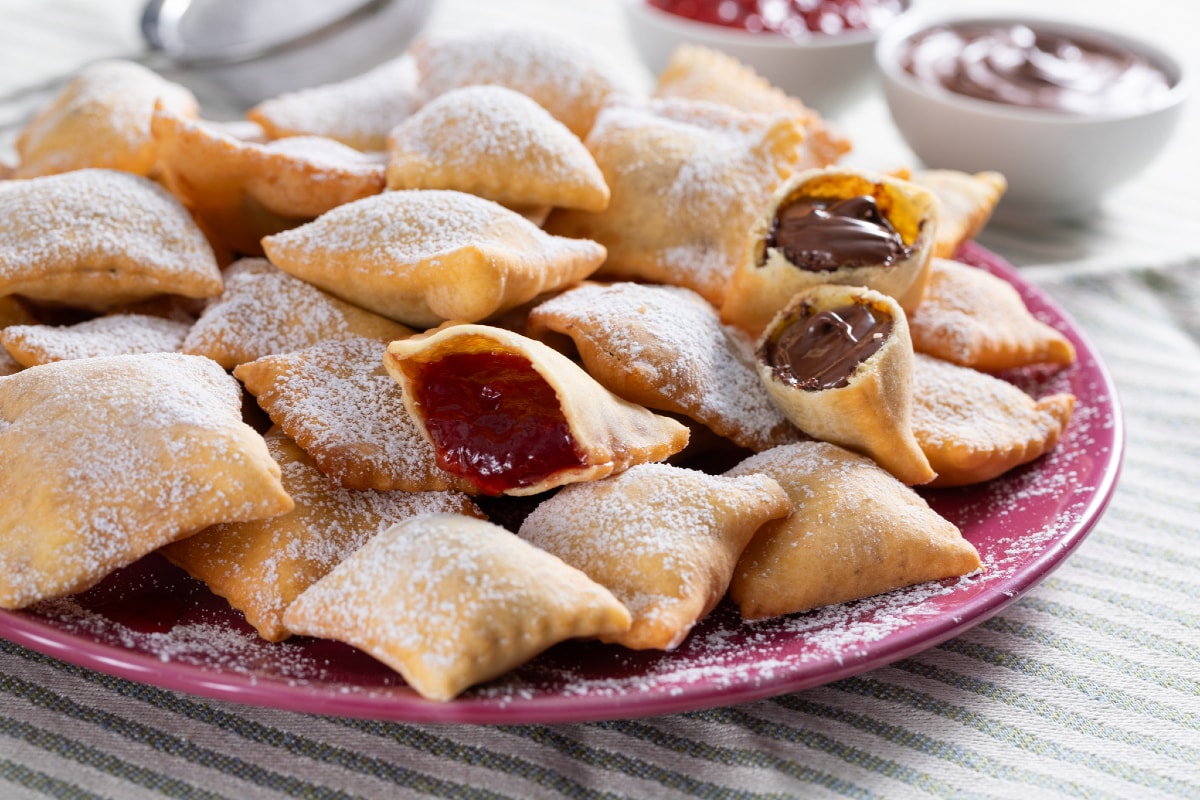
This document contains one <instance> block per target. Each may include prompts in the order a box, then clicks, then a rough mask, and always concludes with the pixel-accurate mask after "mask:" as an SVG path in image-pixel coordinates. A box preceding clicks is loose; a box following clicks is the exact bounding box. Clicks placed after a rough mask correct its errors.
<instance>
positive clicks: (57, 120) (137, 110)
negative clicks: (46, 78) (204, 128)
mask: <svg viewBox="0 0 1200 800" xmlns="http://www.w3.org/2000/svg"><path fill="white" fill-rule="evenodd" d="M156 102H161V103H162V104H163V106H164V107H166V108H169V109H171V110H172V111H173V112H174V113H176V114H179V115H180V116H182V117H194V116H196V114H197V113H198V111H199V106H198V104H197V103H196V98H195V96H193V95H192V93H191V92H190V91H188V90H187V89H186V88H184V87H183V86H180V85H179V84H176V83H172V82H170V81H167V80H164V79H163V78H161V77H159V75H158V74H157V73H154V72H152V71H150V70H148V69H146V68H145V67H143V66H142V65H140V64H135V63H134V62H132V61H119V60H110V61H97V62H95V63H93V64H89V65H88V66H86V67H84V68H83V69H82V70H80V71H79V73H78V74H77V75H76V76H75V77H74V78H72V79H71V81H70V82H69V83H67V85H66V86H64V87H63V89H62V90H61V91H60V92H59V93H58V95H57V96H56V97H55V98H54V100H52V101H51V102H50V104H49V105H47V106H46V107H45V108H43V109H42V110H41V111H39V112H38V113H37V115H36V116H34V118H33V119H32V120H31V121H30V123H29V124H28V125H27V126H26V127H25V128H24V130H22V131H21V133H20V135H19V136H18V137H17V141H16V150H17V155H18V156H19V158H20V163H19V164H18V165H17V168H16V169H15V170H14V173H13V177H15V178H36V177H39V176H41V175H54V174H57V173H60V172H69V171H71V170H76V169H85V168H88V167H99V168H106V169H119V170H122V171H124V172H132V173H134V174H136V175H150V174H151V173H153V172H154V170H155V166H156V164H157V151H156V147H155V144H154V137H153V136H151V134H150V115H151V114H152V113H153V111H154V104H155V103H156Z"/></svg>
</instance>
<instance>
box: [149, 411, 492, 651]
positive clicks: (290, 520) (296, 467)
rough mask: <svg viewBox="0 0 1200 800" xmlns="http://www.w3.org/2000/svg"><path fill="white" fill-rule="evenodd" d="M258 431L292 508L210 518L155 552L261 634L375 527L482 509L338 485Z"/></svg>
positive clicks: (277, 629)
mask: <svg viewBox="0 0 1200 800" xmlns="http://www.w3.org/2000/svg"><path fill="white" fill-rule="evenodd" d="M264 438H265V439H266V442H267V450H268V451H269V452H270V453H271V456H272V457H273V458H274V459H275V461H276V462H277V463H278V464H279V468H280V470H281V473H282V482H283V488H284V489H285V490H287V493H288V494H289V495H291V497H292V500H293V501H294V502H295V507H294V508H293V509H292V510H291V511H289V512H288V513H286V514H280V515H279V516H275V517H271V518H269V519H261V520H253V521H249V522H226V523H221V524H218V525H213V526H212V527H211V528H205V529H204V530H202V531H201V532H200V533H197V534H196V535H195V536H189V537H188V538H186V539H183V540H182V541H178V542H173V543H171V544H169V545H167V546H166V547H164V548H163V549H162V550H160V551H159V552H161V553H162V554H163V555H164V556H166V558H167V559H168V560H169V561H170V562H171V563H173V564H175V565H176V566H178V567H181V568H183V569H185V570H187V572H188V574H189V575H191V576H192V577H193V578H196V579H197V580H201V581H204V583H205V584H206V585H207V586H208V588H209V589H211V590H212V591H213V593H214V594H216V595H219V596H220V597H224V598H225V599H226V600H228V601H229V604H230V605H231V606H232V607H233V608H236V609H237V610H239V611H241V612H242V613H243V614H245V616H246V621H247V622H249V623H250V624H251V625H252V626H254V629H255V630H257V631H258V635H259V636H261V637H262V638H264V639H266V640H267V641H270V642H278V641H281V640H283V639H286V638H287V637H288V636H289V635H290V634H291V631H289V630H288V629H287V628H286V627H285V626H284V624H283V613H284V612H285V611H286V610H287V608H288V606H289V605H291V604H292V601H294V600H295V599H296V598H297V597H298V596H299V595H300V593H301V592H303V591H304V590H305V589H307V588H308V587H309V586H312V585H313V584H314V583H316V582H317V581H318V580H320V579H321V578H323V577H325V575H327V574H329V571H330V570H332V569H333V568H334V567H336V566H337V565H338V564H339V563H341V562H342V561H343V560H344V559H345V558H346V557H347V556H349V555H350V554H351V553H353V552H354V551H355V550H357V549H358V548H359V547H361V546H362V545H363V544H364V543H366V542H367V541H368V540H369V539H370V538H371V537H372V536H374V535H376V534H377V533H379V532H380V531H383V530H386V529H387V528H390V527H391V526H392V525H395V524H396V523H397V522H401V521H403V520H405V519H408V518H409V517H415V516H417V515H419V514H466V515H468V516H474V517H481V518H482V516H483V512H481V511H480V510H479V509H478V508H476V507H475V504H474V503H472V502H471V501H470V499H468V498H467V496H466V495H463V494H460V493H458V492H404V491H393V492H376V491H371V490H366V491H354V490H351V489H342V488H340V487H339V486H337V485H336V484H334V483H332V482H330V481H329V480H328V479H327V478H326V477H325V475H324V474H323V473H322V472H321V471H320V470H319V469H317V467H316V465H315V464H314V463H313V461H312V459H311V458H309V457H308V455H307V454H306V453H305V452H304V451H303V450H301V449H300V447H299V446H298V445H297V444H296V443H295V442H293V441H292V440H291V439H289V438H288V437H287V436H285V435H284V434H283V432H282V431H280V430H279V429H278V428H272V429H271V430H269V431H267V433H266V435H265V436H264Z"/></svg>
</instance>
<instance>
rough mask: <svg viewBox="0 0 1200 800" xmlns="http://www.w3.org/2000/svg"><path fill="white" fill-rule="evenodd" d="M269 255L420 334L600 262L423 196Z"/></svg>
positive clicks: (574, 242)
mask: <svg viewBox="0 0 1200 800" xmlns="http://www.w3.org/2000/svg"><path fill="white" fill-rule="evenodd" d="M263 248H264V249H265V250H266V252H267V255H268V256H269V257H270V259H271V261H272V262H273V263H275V264H277V265H278V266H279V267H280V268H281V269H283V270H284V271H285V272H288V273H290V274H292V275H295V276H296V277H298V278H302V279H303V280H306V281H308V282H310V283H312V284H314V285H316V286H318V287H320V288H321V289H324V290H325V291H327V292H329V293H330V294H333V295H336V296H338V297H340V298H342V299H343V300H346V301H347V302H350V303H354V304H355V305H358V306H361V307H363V308H366V309H368V310H370V311H374V312H375V313H377V314H382V315H383V316H385V317H389V318H391V319H394V320H397V321H399V322H403V323H404V324H406V325H411V326H413V327H417V328H427V327H431V326H434V325H437V324H439V323H441V322H444V321H446V320H462V321H466V322H477V321H479V320H483V319H486V318H487V317H489V316H492V315H493V314H498V313H501V312H503V311H506V310H508V309H510V308H514V307H516V306H518V305H520V304H522V303H524V302H526V301H528V300H532V299H533V298H534V297H536V296H537V295H539V294H541V293H542V292H546V291H550V290H553V289H558V288H561V287H563V286H567V285H570V284H573V283H576V282H578V281H580V280H583V279H584V278H586V277H587V276H588V275H589V274H591V273H592V271H594V270H595V269H596V267H597V266H599V265H600V262H601V261H603V260H604V248H603V247H601V246H600V245H598V244H596V243H595V242H590V241H585V240H582V239H566V238H563V237H560V236H550V235H549V234H547V233H545V232H543V231H542V230H541V229H539V228H538V227H536V226H535V225H533V224H532V223H530V222H529V221H528V220H526V219H524V218H523V217H521V216H520V215H518V214H516V213H514V212H512V211H509V210H508V209H506V208H504V207H503V206H501V205H499V204H497V203H493V202H492V201H490V200H485V199H483V198H481V197H475V196H474V195H470V194H466V193H464V192H454V191H438V190H419V189H413V190H406V191H396V192H386V193H385V194H382V195H378V196H376V197H369V198H367V199H365V200H360V201H358V202H355V203H348V204H346V205H344V206H340V207H338V208H335V209H334V210H332V211H330V212H329V213H327V214H324V215H322V216H321V217H320V218H318V219H316V220H314V221H313V222H310V223H308V224H307V225H303V226H301V227H299V228H296V229H294V230H290V231H287V232H285V233H280V234H277V235H275V236H268V237H266V238H265V239H263Z"/></svg>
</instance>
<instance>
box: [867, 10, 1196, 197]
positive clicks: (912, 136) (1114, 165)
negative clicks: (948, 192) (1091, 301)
mask: <svg viewBox="0 0 1200 800" xmlns="http://www.w3.org/2000/svg"><path fill="white" fill-rule="evenodd" d="M875 58H876V63H877V65H878V67H879V70H880V73H881V77H882V80H883V85H884V93H885V97H886V98H887V102H888V108H889V110H890V111H891V115H892V119H893V120H894V122H895V124H896V126H897V128H898V129H899V130H900V132H901V134H902V135H903V136H904V138H905V140H906V141H907V142H908V144H909V146H910V147H911V148H912V150H913V152H914V153H915V154H916V156H917V157H918V158H919V159H920V160H921V161H922V162H923V163H924V164H925V165H926V166H928V167H934V168H947V169H959V170H963V171H966V172H980V171H983V170H996V171H998V172H1001V173H1003V174H1004V176H1005V177H1006V178H1007V180H1008V189H1007V191H1006V193H1005V196H1004V198H1003V199H1002V200H1001V203H1000V206H999V208H998V209H997V212H998V216H999V217H1000V218H1001V219H1002V218H1003V217H1004V216H1008V217H1009V218H1020V217H1052V218H1068V219H1080V218H1085V217H1087V216H1088V215H1089V214H1091V213H1093V212H1094V211H1095V209H1096V207H1097V205H1098V203H1099V202H1100V200H1101V198H1102V197H1103V196H1104V194H1105V193H1106V192H1107V191H1108V190H1109V189H1111V188H1113V187H1114V186H1117V185H1119V184H1121V183H1123V182H1125V181H1127V180H1128V179H1130V178H1132V177H1133V176H1135V175H1136V174H1137V173H1138V172H1140V171H1141V170H1142V169H1143V168H1144V167H1146V166H1147V165H1148V164H1149V163H1150V162H1151V161H1153V160H1154V158H1155V157H1156V156H1157V155H1158V154H1159V152H1160V151H1161V150H1162V149H1163V147H1164V146H1165V144H1166V143H1167V141H1168V140H1169V139H1170V137H1171V135H1172V134H1173V132H1174V129H1175V127H1176V124H1177V122H1178V119H1179V117H1180V112H1181V108H1182V106H1183V104H1184V101H1185V99H1186V97H1187V95H1188V94H1189V91H1190V80H1189V78H1188V76H1187V75H1185V73H1184V69H1183V66H1182V64H1181V63H1180V61H1179V60H1177V59H1176V58H1174V57H1173V56H1171V55H1170V54H1169V53H1167V52H1165V51H1163V50H1162V49H1160V48H1158V47H1155V46H1154V45H1152V44H1150V43H1147V42H1143V41H1140V40H1137V39H1134V38H1131V37H1129V36H1125V35H1123V34H1118V33H1115V32H1111V31H1105V30H1100V29H1097V28H1092V27H1088V26H1085V25H1080V24H1076V23H1072V22H1064V21H1059V20H1050V19H1036V18H1025V17H1022V18H1004V17H986V18H977V17H957V18H946V19H941V20H929V19H925V20H921V19H908V20H904V21H901V22H900V23H898V24H897V25H896V26H894V27H892V28H890V29H889V30H888V31H887V32H886V33H885V34H884V35H883V36H882V37H881V39H880V41H879V43H878V45H877V47H876V51H875Z"/></svg>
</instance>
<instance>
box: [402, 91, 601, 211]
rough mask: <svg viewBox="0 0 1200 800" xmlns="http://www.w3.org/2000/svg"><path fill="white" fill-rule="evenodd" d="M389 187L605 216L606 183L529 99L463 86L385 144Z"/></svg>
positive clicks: (578, 144) (575, 142) (578, 146)
mask: <svg viewBox="0 0 1200 800" xmlns="http://www.w3.org/2000/svg"><path fill="white" fill-rule="evenodd" d="M387 185H388V188H389V189H455V190H458V191H461V192H469V193H471V194H475V195H479V196H480V197H486V198H487V199H488V200H495V201H496V202H497V203H500V204H501V205H503V206H506V207H508V208H512V209H518V210H519V209H523V208H530V207H539V206H543V207H550V206H560V207H563V208H580V209H583V210H584V211H603V210H604V208H605V206H607V205H608V195H609V193H608V185H607V184H606V183H605V182H604V176H603V175H601V174H600V168H599V167H598V166H596V160H595V159H594V158H592V154H591V153H589V152H588V150H587V148H586V147H584V146H583V142H582V141H580V139H579V137H578V136H576V135H575V134H573V133H571V131H570V130H568V129H567V127H566V126H565V125H563V124H562V123H561V122H559V121H558V120H556V119H555V118H554V117H552V116H550V112H548V111H546V109H544V108H542V107H541V106H539V105H538V104H537V103H535V102H534V101H533V100H532V99H531V98H530V97H528V96H526V95H523V94H521V93H520V92H517V91H514V90H512V89H507V88H505V87H503V86H468V87H464V88H462V89H454V90H453V91H449V92H446V93H445V94H443V95H440V96H438V97H435V98H434V99H433V100H431V101H430V102H429V103H428V104H426V105H424V106H422V107H421V109H420V110H419V111H417V112H416V113H415V114H413V115H412V116H411V117H409V118H408V119H406V120H405V121H404V122H402V123H401V124H400V125H398V126H397V127H396V128H395V130H393V131H392V134H391V136H390V137H389V139H388V168H387Z"/></svg>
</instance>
